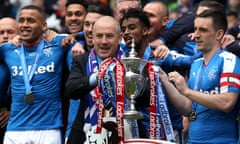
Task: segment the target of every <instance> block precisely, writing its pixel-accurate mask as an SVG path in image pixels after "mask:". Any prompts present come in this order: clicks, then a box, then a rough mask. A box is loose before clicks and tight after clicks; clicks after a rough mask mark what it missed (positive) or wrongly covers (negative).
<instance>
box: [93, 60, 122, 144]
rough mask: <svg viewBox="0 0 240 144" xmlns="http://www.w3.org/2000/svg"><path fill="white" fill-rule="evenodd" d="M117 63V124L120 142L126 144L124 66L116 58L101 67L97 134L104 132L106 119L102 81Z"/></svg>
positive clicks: (104, 62) (105, 62)
mask: <svg viewBox="0 0 240 144" xmlns="http://www.w3.org/2000/svg"><path fill="white" fill-rule="evenodd" d="M113 62H114V63H115V71H116V75H115V79H116V122H117V129H118V135H119V142H118V143H120V144H122V143H123V142H124V122H123V112H124V94H125V93H124V73H125V69H124V66H123V65H122V64H121V63H120V62H119V61H118V60H117V59H116V58H107V59H105V60H104V61H103V62H102V64H101V66H100V67H99V76H98V86H97V93H98V95H97V106H98V121H97V128H96V133H101V132H102V125H103V117H104V95H103V91H102V86H101V80H102V79H103V78H104V75H105V74H106V72H107V68H108V67H109V66H110V65H111V64H112V63H113Z"/></svg>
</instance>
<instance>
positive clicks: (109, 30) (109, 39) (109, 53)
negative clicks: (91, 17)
mask: <svg viewBox="0 0 240 144" xmlns="http://www.w3.org/2000/svg"><path fill="white" fill-rule="evenodd" d="M93 41H94V49H95V51H96V53H97V54H98V56H99V57H100V58H101V59H102V60H104V59H106V58H108V57H113V56H114V55H115V54H116V52H117V50H118V45H119V43H120V41H121V35H120V29H119V26H118V22H117V21H116V20H114V19H113V18H111V17H108V16H104V17H102V18H100V19H99V20H98V21H97V22H96V23H95V26H94V29H93Z"/></svg>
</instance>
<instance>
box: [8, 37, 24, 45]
mask: <svg viewBox="0 0 240 144" xmlns="http://www.w3.org/2000/svg"><path fill="white" fill-rule="evenodd" d="M8 42H9V43H11V44H13V45H15V46H20V45H21V37H20V35H16V36H15V37H14V38H13V39H11V40H9V41H8Z"/></svg>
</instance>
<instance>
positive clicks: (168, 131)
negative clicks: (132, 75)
mask: <svg viewBox="0 0 240 144" xmlns="http://www.w3.org/2000/svg"><path fill="white" fill-rule="evenodd" d="M146 66H147V69H148V74H149V81H150V101H149V113H150V124H149V125H150V126H149V138H151V139H166V140H167V141H175V136H174V131H173V128H172V123H171V120H170V116H169V112H168V108H167V105H166V100H165V95H164V93H163V91H162V84H161V82H160V80H159V70H158V68H157V66H154V65H153V63H152V62H148V63H147V64H146Z"/></svg>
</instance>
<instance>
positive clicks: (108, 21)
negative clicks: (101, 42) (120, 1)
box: [93, 16, 121, 34]
mask: <svg viewBox="0 0 240 144" xmlns="http://www.w3.org/2000/svg"><path fill="white" fill-rule="evenodd" d="M102 26H107V27H108V26H110V27H115V28H114V29H115V32H116V33H117V34H120V32H121V29H120V25H119V22H118V21H117V20H116V19H114V18H113V17H111V16H103V17H101V18H99V19H98V20H97V21H96V23H95V24H94V27H93V31H96V29H98V27H102Z"/></svg>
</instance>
